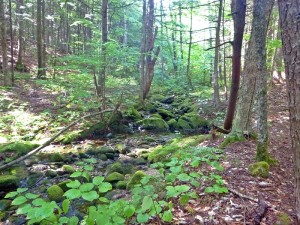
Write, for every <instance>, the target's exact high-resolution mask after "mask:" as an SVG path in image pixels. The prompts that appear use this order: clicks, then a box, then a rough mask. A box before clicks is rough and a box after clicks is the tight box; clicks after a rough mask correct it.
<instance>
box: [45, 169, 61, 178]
mask: <svg viewBox="0 0 300 225" xmlns="http://www.w3.org/2000/svg"><path fill="white" fill-rule="evenodd" d="M45 175H46V177H52V178H53V177H57V175H58V174H57V172H56V171H55V170H47V171H46V173H45Z"/></svg>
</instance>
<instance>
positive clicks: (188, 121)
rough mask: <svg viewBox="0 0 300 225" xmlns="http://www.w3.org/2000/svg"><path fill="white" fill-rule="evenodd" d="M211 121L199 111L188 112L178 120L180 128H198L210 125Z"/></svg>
mask: <svg viewBox="0 0 300 225" xmlns="http://www.w3.org/2000/svg"><path fill="white" fill-rule="evenodd" d="M208 126H209V122H208V121H207V120H205V119H203V118H202V117H201V116H199V115H198V114H197V113H193V112H192V113H186V114H184V115H183V116H181V117H180V118H179V120H178V128H180V129H186V130H188V129H198V128H202V127H208Z"/></svg>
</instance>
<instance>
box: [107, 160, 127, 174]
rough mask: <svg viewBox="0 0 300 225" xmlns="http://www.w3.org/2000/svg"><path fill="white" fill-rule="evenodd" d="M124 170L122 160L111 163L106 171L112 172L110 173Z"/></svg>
mask: <svg viewBox="0 0 300 225" xmlns="http://www.w3.org/2000/svg"><path fill="white" fill-rule="evenodd" d="M122 170H123V169H122V164H121V163H120V162H115V163H112V164H110V165H109V166H108V167H107V170H106V173H107V174H110V173H113V172H118V173H122Z"/></svg>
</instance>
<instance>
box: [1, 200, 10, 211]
mask: <svg viewBox="0 0 300 225" xmlns="http://www.w3.org/2000/svg"><path fill="white" fill-rule="evenodd" d="M10 204H11V200H8V199H2V200H0V211H5V210H7V209H8V208H9V207H10Z"/></svg>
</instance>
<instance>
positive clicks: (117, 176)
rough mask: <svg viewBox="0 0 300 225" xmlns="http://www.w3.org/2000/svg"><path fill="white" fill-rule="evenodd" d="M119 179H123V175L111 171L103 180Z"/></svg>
mask: <svg viewBox="0 0 300 225" xmlns="http://www.w3.org/2000/svg"><path fill="white" fill-rule="evenodd" d="M120 180H124V175H122V174H120V173H118V172H113V173H111V174H109V175H108V176H107V177H106V178H105V181H108V182H112V181H120Z"/></svg>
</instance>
